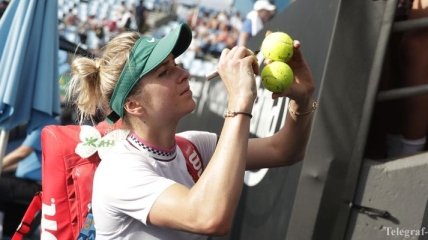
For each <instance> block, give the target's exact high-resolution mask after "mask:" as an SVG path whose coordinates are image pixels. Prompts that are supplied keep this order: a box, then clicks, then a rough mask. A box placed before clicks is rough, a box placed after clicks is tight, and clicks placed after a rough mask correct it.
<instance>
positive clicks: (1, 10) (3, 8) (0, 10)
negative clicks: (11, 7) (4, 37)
mask: <svg viewBox="0 0 428 240" xmlns="http://www.w3.org/2000/svg"><path fill="white" fill-rule="evenodd" d="M8 4H9V1H5V0H3V1H1V2H0V18H1V17H2V16H3V13H4V12H5V11H6V8H7V5H8Z"/></svg>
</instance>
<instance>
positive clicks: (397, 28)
mask: <svg viewBox="0 0 428 240" xmlns="http://www.w3.org/2000/svg"><path fill="white" fill-rule="evenodd" d="M426 27H428V17H424V18H418V19H412V20H406V21H400V22H396V23H394V25H393V26H392V32H394V33H397V32H405V31H410V30H418V29H420V28H426Z"/></svg>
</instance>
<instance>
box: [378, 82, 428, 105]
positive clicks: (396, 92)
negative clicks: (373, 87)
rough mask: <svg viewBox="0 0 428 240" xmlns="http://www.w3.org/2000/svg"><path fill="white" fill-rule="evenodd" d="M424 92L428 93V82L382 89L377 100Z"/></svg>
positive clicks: (404, 96) (393, 98)
mask: <svg viewBox="0 0 428 240" xmlns="http://www.w3.org/2000/svg"><path fill="white" fill-rule="evenodd" d="M423 94H428V84H424V85H418V86H412V87H405V88H397V89H392V90H385V91H381V92H379V93H378V95H377V97H376V101H377V102H383V101H388V100H395V99H400V98H406V97H413V96H416V95H423Z"/></svg>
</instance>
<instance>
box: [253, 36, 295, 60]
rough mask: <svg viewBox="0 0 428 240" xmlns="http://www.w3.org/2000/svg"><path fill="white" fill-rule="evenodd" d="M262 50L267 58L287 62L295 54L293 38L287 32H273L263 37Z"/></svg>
mask: <svg viewBox="0 0 428 240" xmlns="http://www.w3.org/2000/svg"><path fill="white" fill-rule="evenodd" d="M260 50H261V52H262V54H263V56H264V57H265V58H267V59H270V60H272V61H283V62H287V61H288V60H290V58H291V57H292V56H293V39H292V38H291V37H290V36H289V35H288V34H286V33H283V32H273V33H271V34H269V35H267V36H266V37H265V39H263V42H262V46H261V48H260Z"/></svg>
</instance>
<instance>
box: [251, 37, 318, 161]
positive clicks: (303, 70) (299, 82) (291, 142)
mask: <svg viewBox="0 0 428 240" xmlns="http://www.w3.org/2000/svg"><path fill="white" fill-rule="evenodd" d="M293 45H294V54H293V57H292V58H291V60H290V61H289V62H288V64H289V65H290V67H291V68H292V69H293V72H294V81H293V83H292V85H291V86H290V87H289V88H288V89H286V90H285V91H284V92H282V93H274V94H272V97H273V98H278V97H289V98H290V99H292V100H291V102H290V105H289V109H288V110H287V111H286V112H287V114H286V121H285V124H284V126H283V127H282V128H281V129H280V130H279V131H278V132H277V133H275V134H274V135H272V136H270V137H266V138H255V139H250V140H249V143H248V154H247V169H259V168H267V167H278V166H285V165H290V164H293V163H295V162H298V161H300V160H302V159H303V157H304V154H305V151H306V145H307V142H308V139H309V135H310V130H311V125H312V117H313V111H315V108H316V105H314V100H313V96H312V95H313V93H314V90H315V84H314V81H313V77H312V73H311V71H310V69H309V66H308V65H307V63H306V62H305V60H304V58H303V55H302V53H301V51H300V42H299V41H294V43H293ZM287 107H288V106H287Z"/></svg>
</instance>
